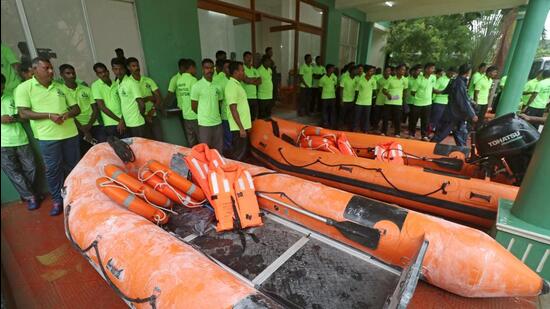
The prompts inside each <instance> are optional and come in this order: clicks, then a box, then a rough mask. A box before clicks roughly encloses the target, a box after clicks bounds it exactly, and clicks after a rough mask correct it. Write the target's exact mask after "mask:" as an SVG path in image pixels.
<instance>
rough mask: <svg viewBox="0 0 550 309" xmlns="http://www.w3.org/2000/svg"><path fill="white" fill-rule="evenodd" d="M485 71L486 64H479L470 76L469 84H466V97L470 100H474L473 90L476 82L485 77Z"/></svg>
mask: <svg viewBox="0 0 550 309" xmlns="http://www.w3.org/2000/svg"><path fill="white" fill-rule="evenodd" d="M486 70H487V63H483V62H482V63H481V64H480V65H479V66H478V67H477V71H476V72H475V73H474V74H472V76H471V78H470V80H469V83H468V96H470V98H471V99H473V98H474V90H475V89H474V88H475V84H476V83H477V81H478V80H479V79H480V78H481V77H483V76H484V75H485V71H486Z"/></svg>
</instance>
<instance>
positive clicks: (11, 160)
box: [0, 74, 40, 210]
mask: <svg viewBox="0 0 550 309" xmlns="http://www.w3.org/2000/svg"><path fill="white" fill-rule="evenodd" d="M5 84H6V77H4V74H2V80H1V85H0V93H1V95H2V109H1V114H2V134H1V136H0V137H1V139H2V141H1V153H2V171H3V172H4V173H5V174H6V176H8V178H9V180H10V181H11V183H12V184H13V186H14V187H15V190H17V193H19V196H21V199H23V200H24V201H26V202H27V209H28V210H35V209H38V207H40V201H39V199H38V195H37V192H36V191H35V189H34V188H35V180H36V164H35V161H34V154H33V152H32V148H31V146H30V144H29V139H28V138H27V133H26V132H25V129H24V128H23V125H21V119H20V118H19V115H18V114H17V109H16V108H15V102H14V100H13V96H12V95H11V94H9V93H5V92H4V87H5Z"/></svg>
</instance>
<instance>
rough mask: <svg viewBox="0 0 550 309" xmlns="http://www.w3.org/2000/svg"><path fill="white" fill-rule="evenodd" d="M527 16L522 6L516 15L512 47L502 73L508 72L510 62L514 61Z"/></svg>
mask: <svg viewBox="0 0 550 309" xmlns="http://www.w3.org/2000/svg"><path fill="white" fill-rule="evenodd" d="M524 17H525V8H521V9H520V10H519V11H518V15H517V17H516V25H515V27H514V34H513V35H512V42H510V49H508V55H507V56H506V61H505V63H504V69H503V70H502V75H506V74H508V70H509V69H510V64H511V63H512V57H514V51H515V50H516V46H517V45H518V38H519V33H520V32H521V27H522V26H523V18H524Z"/></svg>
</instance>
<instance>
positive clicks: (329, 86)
mask: <svg viewBox="0 0 550 309" xmlns="http://www.w3.org/2000/svg"><path fill="white" fill-rule="evenodd" d="M326 72H327V73H326V74H325V75H323V77H321V79H319V87H320V88H321V104H322V105H323V111H322V119H323V123H322V126H323V127H325V128H331V129H336V125H337V122H338V119H337V118H336V87H337V86H338V77H336V74H334V65H332V64H327V66H326Z"/></svg>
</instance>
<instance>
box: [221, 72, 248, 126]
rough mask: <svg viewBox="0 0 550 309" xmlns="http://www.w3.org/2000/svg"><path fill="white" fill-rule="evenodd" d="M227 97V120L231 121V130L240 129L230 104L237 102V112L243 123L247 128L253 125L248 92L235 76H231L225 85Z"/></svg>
mask: <svg viewBox="0 0 550 309" xmlns="http://www.w3.org/2000/svg"><path fill="white" fill-rule="evenodd" d="M225 98H226V100H227V118H228V119H227V120H228V121H229V130H231V131H239V126H238V125H237V123H236V122H235V119H233V114H232V113H231V109H230V107H229V106H230V105H233V104H237V112H238V113H239V118H240V119H241V124H242V125H243V128H244V129H245V130H248V129H250V128H251V127H252V121H251V118H250V108H249V107H248V100H247V99H246V92H245V91H244V89H243V87H242V86H241V84H240V83H239V81H238V80H236V79H234V78H233V77H231V78H229V81H228V82H227V85H226V86H225Z"/></svg>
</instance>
